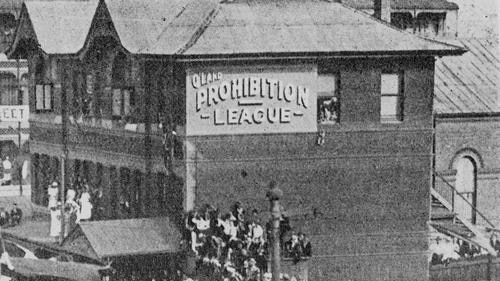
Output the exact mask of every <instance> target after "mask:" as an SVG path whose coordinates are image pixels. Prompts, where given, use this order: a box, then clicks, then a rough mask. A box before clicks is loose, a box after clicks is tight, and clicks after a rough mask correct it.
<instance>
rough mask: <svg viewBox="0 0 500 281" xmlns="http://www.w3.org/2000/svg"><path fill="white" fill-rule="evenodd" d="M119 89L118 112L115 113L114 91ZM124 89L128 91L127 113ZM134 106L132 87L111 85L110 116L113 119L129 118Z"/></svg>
mask: <svg viewBox="0 0 500 281" xmlns="http://www.w3.org/2000/svg"><path fill="white" fill-rule="evenodd" d="M116 90H119V91H120V114H118V115H117V114H115V110H114V108H115V91H116ZM125 91H128V93H129V97H128V107H129V110H128V113H125V95H124V93H125ZM134 107H135V91H134V88H133V87H118V86H117V87H112V89H111V117H112V119H113V120H121V119H124V118H131V117H132V116H133V113H132V112H133V108H134Z"/></svg>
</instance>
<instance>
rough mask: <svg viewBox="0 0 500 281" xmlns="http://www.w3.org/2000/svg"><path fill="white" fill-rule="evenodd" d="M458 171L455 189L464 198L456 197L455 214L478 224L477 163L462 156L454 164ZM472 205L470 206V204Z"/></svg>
mask: <svg viewBox="0 0 500 281" xmlns="http://www.w3.org/2000/svg"><path fill="white" fill-rule="evenodd" d="M454 166H455V169H456V171H457V174H456V178H455V189H456V191H457V193H458V194H460V195H462V196H458V195H457V196H455V197H454V198H455V199H454V206H455V212H456V213H457V214H459V215H460V216H461V217H462V218H465V219H468V220H470V221H471V222H472V223H475V222H476V212H475V210H474V209H475V208H476V195H477V194H476V191H477V188H476V175H477V169H476V162H475V160H474V159H473V158H472V157H469V156H462V157H460V158H457V159H456V160H455V163H454ZM467 202H468V203H470V204H468V203H467Z"/></svg>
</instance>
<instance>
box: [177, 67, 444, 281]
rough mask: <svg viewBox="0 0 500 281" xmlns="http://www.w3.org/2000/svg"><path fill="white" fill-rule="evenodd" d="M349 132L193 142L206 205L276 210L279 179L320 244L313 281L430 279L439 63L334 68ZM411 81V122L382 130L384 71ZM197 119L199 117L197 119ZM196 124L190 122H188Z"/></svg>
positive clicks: (290, 206)
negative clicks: (273, 199) (272, 189)
mask: <svg viewBox="0 0 500 281" xmlns="http://www.w3.org/2000/svg"><path fill="white" fill-rule="evenodd" d="M319 68H320V71H326V72H337V73H340V81H341V85H342V86H341V94H340V97H341V98H340V100H341V118H340V124H335V125H331V126H327V125H324V126H320V128H319V129H320V130H325V132H326V136H325V144H324V145H323V146H318V145H316V140H317V135H316V134H305V133H304V134H263V135H259V134H254V135H224V136H203V137H189V136H188V137H187V141H188V142H189V143H190V144H191V145H193V146H194V147H196V153H195V154H193V155H192V157H191V158H190V159H187V161H188V162H190V163H191V164H192V165H193V166H194V169H195V171H196V173H195V181H196V188H195V198H196V204H195V205H196V206H200V205H201V204H204V203H210V204H212V205H215V206H217V207H220V208H221V209H225V210H227V209H228V208H229V205H230V204H232V203H233V202H235V201H236V200H239V201H242V202H243V203H244V205H245V206H247V207H248V208H257V209H259V210H261V211H265V210H267V209H268V202H267V201H266V198H265V194H266V191H267V185H268V183H269V182H270V181H271V180H275V181H276V182H277V183H278V185H279V187H280V188H281V189H282V190H283V192H284V197H283V199H282V204H283V206H284V207H285V209H286V210H288V211H289V213H290V214H291V215H292V214H293V215H292V219H293V226H294V227H295V229H296V230H297V231H304V232H306V233H309V234H310V235H311V236H312V241H313V244H314V254H313V258H312V260H311V263H310V264H311V268H310V269H309V275H310V276H309V277H310V280H344V279H345V278H350V279H352V280H401V279H402V278H403V275H404V279H405V280H427V276H428V266H427V256H426V251H427V248H428V247H427V224H426V223H427V221H428V219H429V187H430V183H431V170H432V167H431V165H432V161H431V159H432V158H431V149H432V114H431V110H432V89H433V75H434V73H433V68H434V66H433V60H432V59H422V60H415V61H411V60H406V61H396V60H394V61H383V60H359V61H348V62H346V61H328V62H324V63H322V64H321V65H320V66H319ZM387 70H403V71H404V73H405V89H404V92H405V102H404V107H405V118H404V121H403V122H402V123H400V124H380V117H379V112H380V101H379V95H380V94H379V91H380V90H379V89H380V73H381V72H382V71H387ZM188 118H189V116H188ZM188 122H189V120H188Z"/></svg>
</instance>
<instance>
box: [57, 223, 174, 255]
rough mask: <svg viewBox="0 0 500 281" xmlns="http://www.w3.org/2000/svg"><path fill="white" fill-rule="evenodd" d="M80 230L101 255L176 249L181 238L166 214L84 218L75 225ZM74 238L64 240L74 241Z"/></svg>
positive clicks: (170, 251) (164, 251)
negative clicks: (95, 219)
mask: <svg viewBox="0 0 500 281" xmlns="http://www.w3.org/2000/svg"><path fill="white" fill-rule="evenodd" d="M79 230H81V232H82V233H83V235H84V236H85V238H86V239H87V241H88V243H89V244H90V246H91V248H92V249H93V251H94V252H95V254H96V255H97V258H99V259H102V258H105V257H117V256H129V255H146V254H161V253H174V252H177V251H178V250H179V243H180V239H181V235H180V232H179V230H178V229H177V227H176V226H175V225H174V224H173V223H171V222H170V221H169V219H168V218H166V217H161V218H144V219H128V220H106V221H91V222H81V223H80V224H79V226H77V229H75V231H79ZM70 237H71V235H70ZM74 239H78V237H73V238H72V239H71V240H74ZM71 240H68V241H65V242H64V244H71V243H72V241H71ZM93 258H94V257H93Z"/></svg>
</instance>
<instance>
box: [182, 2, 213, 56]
mask: <svg viewBox="0 0 500 281" xmlns="http://www.w3.org/2000/svg"><path fill="white" fill-rule="evenodd" d="M220 10H221V3H220V2H218V3H217V6H215V8H214V9H213V10H212V11H210V13H208V15H207V16H206V17H205V19H204V20H203V22H202V23H201V24H200V26H199V27H198V28H197V29H196V31H195V32H194V33H193V35H192V36H191V38H189V40H188V41H187V42H186V43H185V44H184V45H183V46H182V47H181V48H179V49H178V50H177V51H176V52H175V54H176V55H182V54H183V53H184V52H186V51H187V50H189V48H191V47H192V46H193V45H194V44H195V43H196V41H198V39H199V38H200V37H201V35H202V34H203V32H204V31H205V30H206V29H207V28H208V26H209V25H210V23H211V22H212V20H213V19H214V18H215V17H216V16H217V14H219V12H220Z"/></svg>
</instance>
